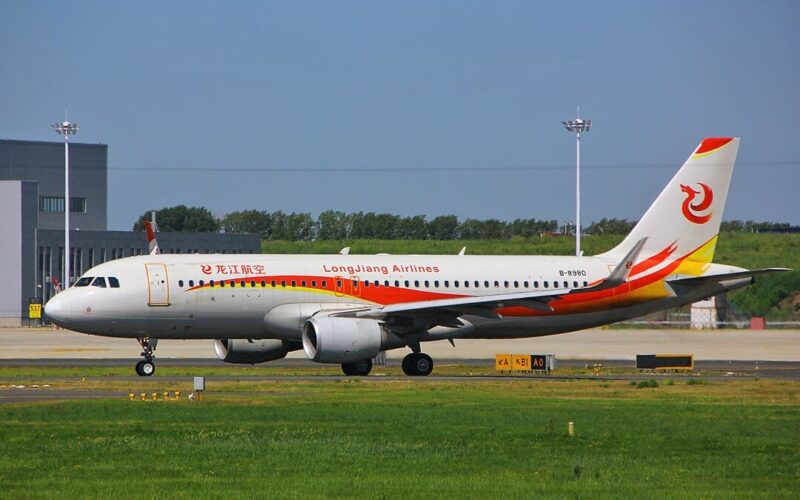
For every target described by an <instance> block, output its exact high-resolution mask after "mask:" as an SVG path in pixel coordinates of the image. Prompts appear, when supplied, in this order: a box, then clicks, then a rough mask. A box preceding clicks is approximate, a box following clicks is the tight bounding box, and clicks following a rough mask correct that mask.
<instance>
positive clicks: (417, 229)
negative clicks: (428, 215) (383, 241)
mask: <svg viewBox="0 0 800 500" xmlns="http://www.w3.org/2000/svg"><path fill="white" fill-rule="evenodd" d="M397 238H398V239H402V240H426V239H428V222H427V221H426V220H425V216H424V215H414V216H411V217H403V218H401V219H400V220H399V221H398V223H397Z"/></svg>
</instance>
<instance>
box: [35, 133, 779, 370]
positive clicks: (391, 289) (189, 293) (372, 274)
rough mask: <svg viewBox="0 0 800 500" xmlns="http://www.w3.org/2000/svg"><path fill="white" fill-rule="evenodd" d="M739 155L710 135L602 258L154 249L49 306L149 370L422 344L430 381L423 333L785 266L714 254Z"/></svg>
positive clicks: (586, 319) (325, 358) (522, 323)
mask: <svg viewBox="0 0 800 500" xmlns="http://www.w3.org/2000/svg"><path fill="white" fill-rule="evenodd" d="M738 148H739V139H732V138H708V139H704V140H703V141H702V142H701V143H700V145H699V146H698V147H697V148H696V149H695V150H694V152H693V153H692V155H691V157H690V158H689V159H688V160H687V161H686V163H685V164H684V165H683V167H682V168H681V169H680V170H679V171H678V173H677V174H676V175H675V176H674V177H673V178H672V180H671V181H670V182H669V184H667V186H666V188H665V189H664V190H663V191H662V192H661V194H660V195H659V197H658V198H657V199H656V201H655V202H654V203H653V205H652V206H651V207H650V209H649V210H648V211H647V213H645V215H644V216H643V217H642V219H641V220H640V221H639V223H638V224H637V225H636V227H634V229H633V231H632V232H631V233H630V234H629V235H628V236H627V237H626V238H625V240H624V241H623V242H622V243H620V244H619V245H618V246H617V247H615V248H613V249H612V250H610V251H608V252H606V253H603V254H600V255H596V256H592V257H583V256H580V257H571V256H570V257H561V256H470V255H463V252H461V255H403V256H399V255H398V256H395V255H349V252H342V253H341V254H335V255H260V254H255V255H240V254H238V255H198V254H195V255H163V254H161V255H159V254H151V255H145V256H137V257H128V258H124V259H119V260H115V261H111V262H106V263H104V264H100V265H98V266H95V267H93V268H92V269H90V270H89V271H87V272H86V274H84V275H83V276H82V277H81V278H80V279H79V280H78V281H77V283H76V284H75V286H74V287H73V288H70V289H68V290H66V291H64V292H62V293H59V294H58V295H56V296H55V297H54V298H52V299H51V300H50V301H49V302H48V303H47V305H46V306H45V313H46V315H47V317H49V318H50V319H51V320H52V321H53V322H54V323H56V324H58V325H60V326H62V327H64V328H68V329H71V330H75V331H78V332H83V333H88V334H92V335H103V336H109V337H126V338H136V339H137V340H139V342H140V344H141V345H142V348H143V352H142V356H143V357H144V359H143V360H142V361H140V362H139V363H138V364H137V365H136V371H137V373H138V374H139V375H143V376H147V375H152V374H153V373H154V371H155V365H154V363H153V350H154V349H155V347H156V343H157V339H213V340H214V346H215V350H216V353H217V355H218V357H219V358H220V359H222V360H223V361H226V362H229V363H248V364H254V363H262V362H266V361H271V360H275V359H280V358H283V357H284V356H286V354H287V353H288V352H290V351H294V350H298V349H303V350H304V351H305V354H306V356H307V357H308V359H310V360H312V361H316V362H319V363H337V364H341V366H342V370H343V371H344V373H345V374H348V375H367V374H368V373H369V372H370V370H371V369H372V361H371V359H372V358H374V357H375V356H376V355H377V354H378V353H379V352H381V351H386V350H389V349H397V348H403V347H409V348H410V349H411V351H412V352H411V353H410V354H408V355H407V356H405V358H404V359H403V363H402V366H403V371H404V372H405V373H406V374H407V375H428V374H429V373H430V372H431V370H432V369H433V361H432V359H431V358H430V356H428V355H427V354H424V353H423V352H422V351H421V344H422V343H423V342H428V341H436V340H450V341H451V342H452V341H453V339H459V338H483V339H495V338H521V337H536V336H544V335H553V334H557V333H563V332H570V331H575V330H579V329H584V328H591V327H596V326H600V325H606V324H609V323H614V322H616V321H621V320H626V319H630V318H635V317H638V316H642V315H646V314H649V313H652V312H654V311H660V310H664V309H669V308H674V307H678V306H682V305H685V304H689V303H692V302H695V301H698V300H701V299H704V298H707V297H710V296H713V295H718V294H720V293H723V292H727V291H730V290H735V289H737V288H741V287H744V286H747V285H749V284H751V283H753V281H754V277H755V276H757V275H760V274H764V273H769V272H775V271H781V270H784V269H778V268H771V269H760V270H754V271H748V270H746V269H742V268H739V267H733V266H727V265H721V264H713V263H712V262H711V260H712V257H713V255H714V248H715V245H716V242H717V235H718V232H719V226H720V221H721V220H722V211H723V208H724V205H725V199H726V197H727V194H728V185H729V183H730V178H731V174H732V172H733V164H734V161H735V159H736V153H737V151H738ZM634 189H635V188H634ZM148 234H149V231H148ZM151 241H152V240H151Z"/></svg>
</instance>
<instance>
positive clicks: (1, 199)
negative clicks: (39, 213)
mask: <svg viewBox="0 0 800 500" xmlns="http://www.w3.org/2000/svg"><path fill="white" fill-rule="evenodd" d="M36 200H37V184H36V183H35V182H23V181H0V211H2V212H0V213H2V214H3V217H2V218H1V219H0V232H1V234H2V236H0V257H1V258H2V265H0V282H2V283H3V286H0V326H19V325H20V324H21V318H23V317H27V311H28V298H29V297H36V296H37V288H36V287H35V286H30V285H31V284H32V283H33V280H34V276H35V269H36V268H35V265H36V260H35V257H34V251H35V248H36V241H35V238H36V208H37V205H36Z"/></svg>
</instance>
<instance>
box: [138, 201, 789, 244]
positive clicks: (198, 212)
mask: <svg viewBox="0 0 800 500" xmlns="http://www.w3.org/2000/svg"><path fill="white" fill-rule="evenodd" d="M150 218H151V214H150V212H149V211H148V212H145V213H144V214H142V216H141V217H139V219H138V220H137V221H136V223H135V224H134V225H133V230H134V231H143V230H144V222H145V221H148V220H150ZM156 221H157V223H158V227H159V229H160V230H161V231H190V232H220V231H222V232H226V233H255V234H258V235H259V236H261V238H262V239H265V240H286V241H313V240H349V239H376V240H504V239H512V238H533V237H541V236H546V235H551V234H571V233H572V232H573V231H574V227H570V226H569V225H567V226H559V224H558V221H556V220H538V219H533V218H532V219H515V220H513V221H510V222H509V221H501V220H498V219H473V218H467V219H464V220H459V218H458V217H457V216H455V215H440V216H438V217H434V218H433V219H430V220H428V218H427V217H426V216H424V215H412V216H407V217H403V216H399V215H393V214H386V213H374V212H366V213H365V212H353V213H345V212H340V211H334V210H326V211H324V212H322V213H320V214H319V216H317V218H316V219H315V218H314V217H312V215H311V214H310V213H304V212H291V213H285V212H283V211H280V210H278V211H276V212H267V211H264V210H241V211H236V212H231V213H228V214H226V215H225V216H223V217H221V218H217V217H215V216H214V215H213V214H212V213H211V211H210V210H208V209H207V208H205V207H187V206H185V205H178V206H175V207H166V208H162V209H161V210H157V211H156ZM635 224H636V222H635V221H628V220H626V219H616V218H612V219H606V218H603V219H600V220H599V221H596V222H592V223H591V224H590V225H589V226H587V227H585V228H583V232H584V233H585V234H627V233H628V232H630V230H631V229H632V228H633V226H634V225H635ZM721 229H722V231H747V232H800V227H798V226H791V225H790V224H783V223H768V222H760V223H756V222H753V221H747V222H742V221H726V222H723V223H722V228H721Z"/></svg>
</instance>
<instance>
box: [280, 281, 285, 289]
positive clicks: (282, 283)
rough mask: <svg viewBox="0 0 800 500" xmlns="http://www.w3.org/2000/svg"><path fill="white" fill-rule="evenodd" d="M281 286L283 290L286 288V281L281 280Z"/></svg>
mask: <svg viewBox="0 0 800 500" xmlns="http://www.w3.org/2000/svg"><path fill="white" fill-rule="evenodd" d="M281 286H282V287H283V288H286V280H281Z"/></svg>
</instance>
